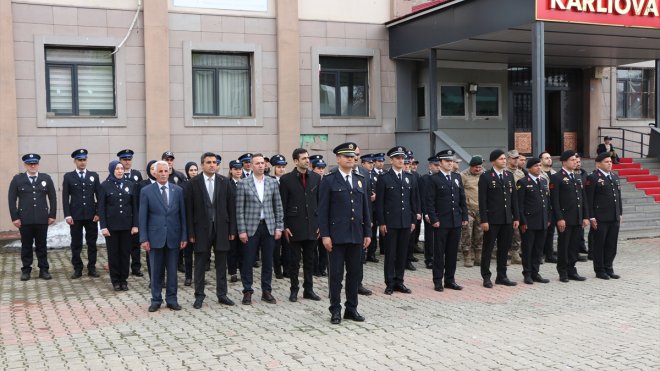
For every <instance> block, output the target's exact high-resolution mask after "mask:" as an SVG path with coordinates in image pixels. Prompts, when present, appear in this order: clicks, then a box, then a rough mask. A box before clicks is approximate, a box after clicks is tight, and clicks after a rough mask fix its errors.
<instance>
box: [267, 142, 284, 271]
mask: <svg viewBox="0 0 660 371" xmlns="http://www.w3.org/2000/svg"><path fill="white" fill-rule="evenodd" d="M269 162H270V164H271V165H272V166H286V165H287V164H288V162H287V161H286V158H285V157H284V156H283V155H281V154H277V155H274V156H273V157H271V158H270V161H269ZM273 173H275V170H273ZM272 178H275V179H277V183H278V184H280V178H278V177H276V176H274V175H273V176H272ZM280 188H281V187H280ZM280 197H281V196H280ZM285 212H286V210H285ZM288 270H289V243H288V241H287V240H286V238H280V239H279V240H277V241H275V249H273V271H274V272H275V278H277V279H283V278H284V277H289V272H288Z"/></svg>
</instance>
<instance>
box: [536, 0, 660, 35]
mask: <svg viewBox="0 0 660 371" xmlns="http://www.w3.org/2000/svg"><path fill="white" fill-rule="evenodd" d="M658 5H660V0H536V19H537V20H539V21H554V22H574V23H587V24H599V25H611V26H625V27H644V28H660V10H659V9H658Z"/></svg>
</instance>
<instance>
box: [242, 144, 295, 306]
mask: <svg viewBox="0 0 660 371" xmlns="http://www.w3.org/2000/svg"><path fill="white" fill-rule="evenodd" d="M251 162H252V174H251V175H249V176H248V177H246V178H245V179H243V180H241V181H240V182H239V183H238V184H237V187H236V222H237V223H236V224H237V226H238V237H239V238H240V240H241V242H243V243H244V244H245V246H244V249H243V254H242V255H243V262H242V264H241V281H242V282H243V300H242V301H241V302H242V303H243V304H244V305H250V304H252V293H253V292H254V290H253V289H252V265H253V264H254V262H255V260H256V255H257V249H258V248H259V247H260V246H261V260H262V265H261V291H262V294H261V300H263V301H265V302H267V303H270V304H275V303H276V302H277V301H276V300H275V298H274V297H273V295H272V294H271V291H272V288H271V280H272V276H273V250H274V248H275V241H276V240H279V239H280V237H281V236H282V230H283V229H284V222H283V215H284V213H283V211H282V200H281V198H280V190H279V184H278V183H277V180H275V179H274V178H270V177H267V176H265V175H264V170H265V164H266V162H265V160H264V156H263V155H262V154H260V153H257V154H254V155H252V160H251Z"/></svg>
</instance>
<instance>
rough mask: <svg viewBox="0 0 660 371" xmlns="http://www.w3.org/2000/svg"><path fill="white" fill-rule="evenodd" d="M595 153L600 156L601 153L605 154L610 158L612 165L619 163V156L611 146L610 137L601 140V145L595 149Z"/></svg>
mask: <svg viewBox="0 0 660 371" xmlns="http://www.w3.org/2000/svg"><path fill="white" fill-rule="evenodd" d="M596 153H597V154H599V155H600V154H601V153H606V154H607V155H608V156H610V157H611V158H612V163H614V164H618V163H619V155H618V154H617V153H616V150H615V149H614V145H613V144H612V137H610V136H607V135H606V136H605V138H603V143H601V144H599V145H598V148H596Z"/></svg>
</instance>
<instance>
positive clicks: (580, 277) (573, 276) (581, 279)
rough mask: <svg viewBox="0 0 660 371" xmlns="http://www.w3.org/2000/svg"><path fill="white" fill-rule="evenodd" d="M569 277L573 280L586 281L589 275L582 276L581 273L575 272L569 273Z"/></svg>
mask: <svg viewBox="0 0 660 371" xmlns="http://www.w3.org/2000/svg"><path fill="white" fill-rule="evenodd" d="M568 279H569V280H573V281H586V280H587V277H582V276H580V275H579V274H577V273H575V274H569V275H568Z"/></svg>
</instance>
